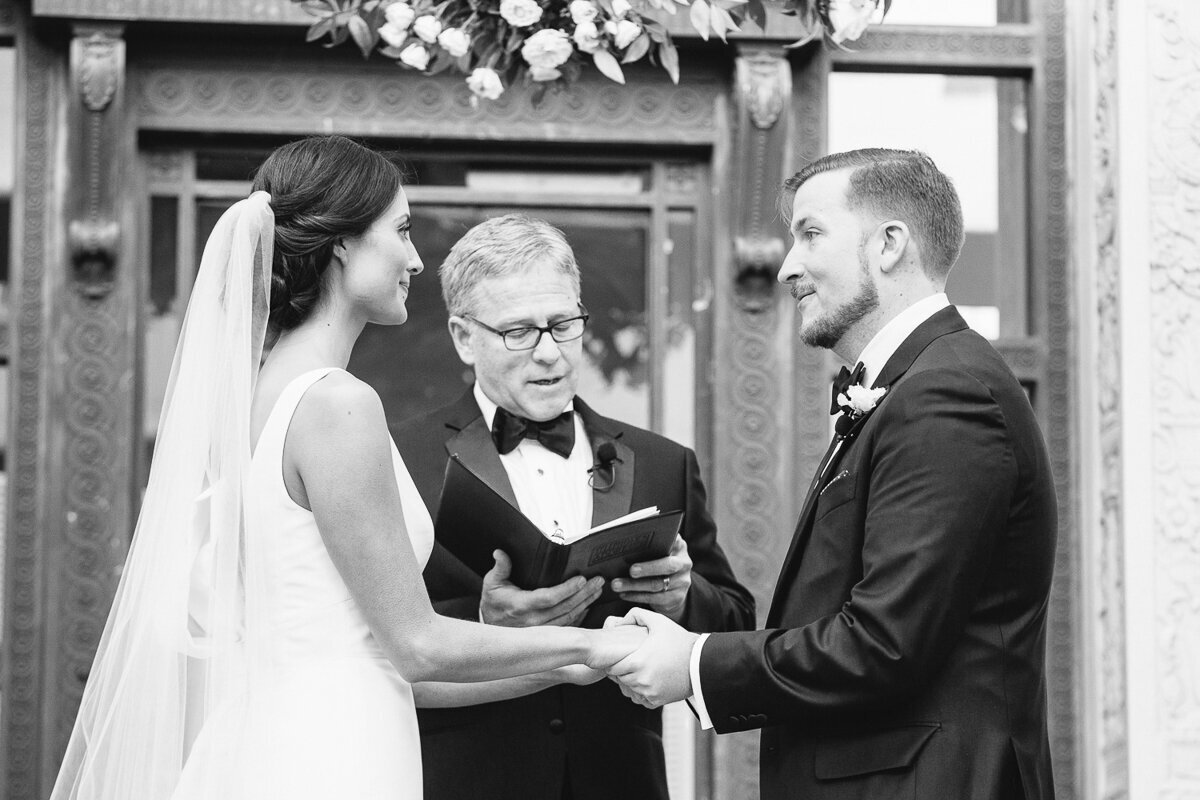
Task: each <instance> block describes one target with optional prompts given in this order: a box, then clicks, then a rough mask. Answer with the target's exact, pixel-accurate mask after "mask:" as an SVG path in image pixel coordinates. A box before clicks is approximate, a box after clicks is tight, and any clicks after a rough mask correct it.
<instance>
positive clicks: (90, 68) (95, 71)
mask: <svg viewBox="0 0 1200 800" xmlns="http://www.w3.org/2000/svg"><path fill="white" fill-rule="evenodd" d="M82 50H83V54H82V56H81V57H80V63H79V67H78V68H79V89H80V93H81V95H82V96H83V102H84V104H85V105H86V106H87V108H88V110H89V111H94V112H99V111H104V110H105V109H106V108H108V104H109V103H111V102H112V99H113V96H114V95H115V94H116V93H117V78H118V70H119V69H120V64H119V61H118V58H117V44H116V42H114V41H113V40H112V38H111V37H109V36H105V35H104V34H101V33H98V32H97V33H92V34H91V35H90V36H88V37H87V38H86V39H85V40H84V41H83V44H82Z"/></svg>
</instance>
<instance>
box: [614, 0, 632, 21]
mask: <svg viewBox="0 0 1200 800" xmlns="http://www.w3.org/2000/svg"><path fill="white" fill-rule="evenodd" d="M632 8H633V6H632V5H630V3H629V0H613V16H614V17H623V16H625V15H626V14H628V13H629V11H630V10H631V9H632Z"/></svg>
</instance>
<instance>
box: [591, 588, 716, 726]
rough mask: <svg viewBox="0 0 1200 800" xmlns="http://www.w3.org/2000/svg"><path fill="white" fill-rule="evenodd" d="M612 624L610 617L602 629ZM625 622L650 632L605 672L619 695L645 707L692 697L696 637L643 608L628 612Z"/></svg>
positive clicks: (654, 706) (655, 706) (656, 706)
mask: <svg viewBox="0 0 1200 800" xmlns="http://www.w3.org/2000/svg"><path fill="white" fill-rule="evenodd" d="M613 622H614V620H613V619H612V618H610V619H609V620H608V622H606V623H605V626H606V627H608V626H609V625H610V624H612V623H613ZM624 622H625V623H626V624H635V625H641V626H642V627H644V628H646V629H647V630H649V632H650V633H649V635H648V636H647V637H646V641H645V642H644V643H643V644H642V646H641V647H639V648H638V649H637V650H635V651H633V652H632V653H630V654H629V655H628V656H626V657H625V658H624V659H622V660H621V661H618V662H617V663H616V664H614V665H612V666H611V667H609V669H608V674H609V675H610V676H612V677H613V678H615V679H616V680H617V681H619V682H620V684H621V692H622V693H623V694H624V695H625V696H626V697H628V698H629V699H631V700H633V701H634V702H635V703H639V704H641V705H643V706H646V707H647V708H658V707H659V706H664V705H666V704H667V703H673V702H675V701H677V700H683V699H686V698H688V697H691V696H692V676H691V672H690V671H689V666H690V663H691V658H692V647H693V646H694V645H695V644H696V639H698V638H699V636H698V634H695V633H691V632H689V631H687V630H685V629H683V628H681V627H679V626H678V625H676V624H675V623H674V622H672V621H671V620H669V619H667V618H666V617H664V616H662V615H661V614H656V613H654V612H653V611H647V610H646V609H644V608H632V609H630V610H629V613H628V614H626V615H625V619H624Z"/></svg>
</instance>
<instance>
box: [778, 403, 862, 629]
mask: <svg viewBox="0 0 1200 800" xmlns="http://www.w3.org/2000/svg"><path fill="white" fill-rule="evenodd" d="M857 427H858V426H855V430H854V431H853V432H854V433H857ZM851 441H853V439H852V438H850V437H847V438H845V439H842V438H838V437H835V438H834V440H833V441H832V442H830V443H829V449H828V450H826V451H825V456H824V457H823V458H822V459H821V463H820V466H818V467H817V474H816V475H815V476H814V477H813V479H812V483H811V484H809V487H808V494H807V495H805V497H804V505H803V506H802V507H801V509H800V519H799V521H798V522H797V523H796V530H795V531H794V532H793V533H792V543H791V544H790V545H789V546H788V551H787V555H786V556H784V557H783V566H782V567H781V568H780V570H779V577H778V578H777V579H776V581H775V594H774V596H773V597H772V598H771V609H770V611H768V612H767V627H768V628H769V627H772V624H773V623H774V622H776V621H777V620H778V615H779V614H780V613H781V610H780V609H779V608H778V605H779V602H780V599H781V598H782V597H783V596H784V594H785V593H784V592H782V591H781V589H782V588H783V587H784V586H785V585H786V584H787V581H788V578H789V576H790V574H791V571H792V567H793V561H795V560H796V558H797V554H798V553H799V552H800V551H801V550H802V549H803V547H804V546H805V545H807V544H808V539H809V537H810V536H811V534H812V515H813V513H814V511H815V510H816V507H817V498H818V497H820V496H821V490H822V489H823V488H824V487H825V482H826V481H827V480H828V479H829V476H831V475H834V474H836V472H835V471H834V470H835V469H836V467H837V464H838V462H839V461H840V460H841V458H842V455H843V454H844V453H845V451H846V446H847V445H849V444H850V442H851Z"/></svg>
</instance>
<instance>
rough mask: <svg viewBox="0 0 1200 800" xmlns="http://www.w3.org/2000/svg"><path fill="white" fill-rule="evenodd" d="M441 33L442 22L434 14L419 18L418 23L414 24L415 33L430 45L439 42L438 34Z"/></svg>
mask: <svg viewBox="0 0 1200 800" xmlns="http://www.w3.org/2000/svg"><path fill="white" fill-rule="evenodd" d="M441 32H442V22H441V20H439V19H438V18H437V17H435V16H433V15H432V14H425V15H423V16H420V17H417V21H416V22H414V23H413V33H415V34H416V35H417V36H419V37H421V39H422V40H423V41H426V42H429V43H430V44H433V43H434V42H436V41H437V38H438V34H439V33H441Z"/></svg>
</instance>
